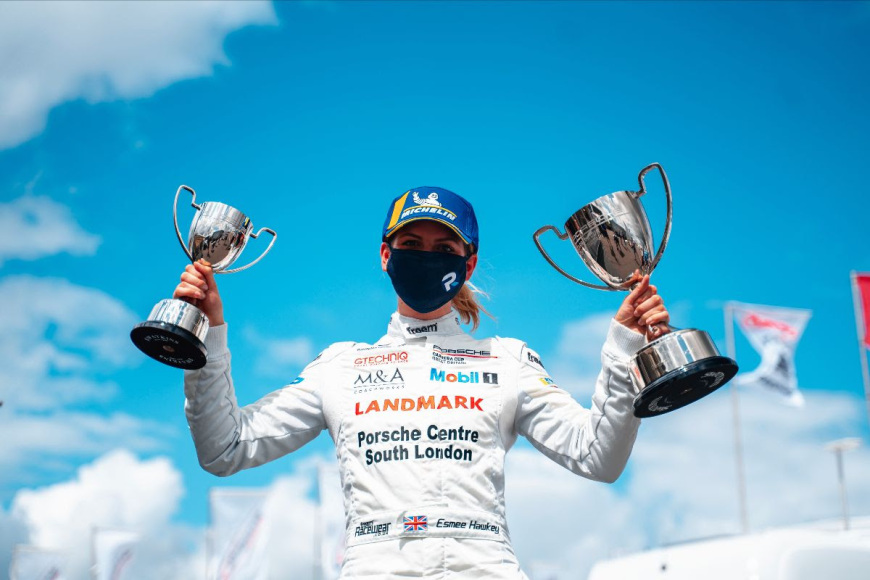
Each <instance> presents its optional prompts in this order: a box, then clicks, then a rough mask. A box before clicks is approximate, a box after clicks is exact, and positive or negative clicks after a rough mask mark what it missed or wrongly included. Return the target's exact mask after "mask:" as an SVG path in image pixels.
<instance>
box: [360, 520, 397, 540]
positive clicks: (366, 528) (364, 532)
mask: <svg viewBox="0 0 870 580" xmlns="http://www.w3.org/2000/svg"><path fill="white" fill-rule="evenodd" d="M389 533H390V523H389V522H387V523H383V524H376V523H375V521H374V520H369V521H367V522H360V524H359V525H358V526H357V527H356V530H354V536H356V537H360V536H386V535H388V534H389Z"/></svg>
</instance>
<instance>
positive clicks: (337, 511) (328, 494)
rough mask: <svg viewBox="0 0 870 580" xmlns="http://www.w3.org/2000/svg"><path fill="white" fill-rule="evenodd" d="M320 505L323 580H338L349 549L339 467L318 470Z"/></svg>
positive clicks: (319, 529) (318, 507)
mask: <svg viewBox="0 0 870 580" xmlns="http://www.w3.org/2000/svg"><path fill="white" fill-rule="evenodd" d="M317 491H318V495H319V497H320V502H319V504H318V506H317V509H318V516H319V524H320V525H319V526H318V530H317V532H318V537H319V538H320V570H321V578H322V579H323V580H335V579H336V578H338V576H339V573H340V572H341V563H342V561H344V549H345V521H344V495H343V494H342V493H341V477H340V476H339V474H338V467H337V466H326V465H320V466H318V469H317Z"/></svg>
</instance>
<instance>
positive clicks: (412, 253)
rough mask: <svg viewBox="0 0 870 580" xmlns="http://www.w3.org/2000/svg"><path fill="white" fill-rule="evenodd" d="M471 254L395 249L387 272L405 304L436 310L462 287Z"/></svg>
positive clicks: (388, 262) (391, 254) (424, 310)
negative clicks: (461, 254) (466, 265)
mask: <svg viewBox="0 0 870 580" xmlns="http://www.w3.org/2000/svg"><path fill="white" fill-rule="evenodd" d="M470 257H471V256H459V255H457V254H449V253H447V252H422V251H420V250H396V249H391V250H390V259H389V260H388V261H387V274H389V275H390V280H392V281H393V288H395V290H396V294H398V295H399V298H401V299H402V301H403V302H404V303H405V304H407V305H408V306H410V307H411V308H413V309H414V310H415V311H417V312H421V313H427V312H432V311H434V310H438V309H439V308H441V307H442V306H444V305H445V304H447V303H448V302H450V301H451V300H452V299H453V297H454V296H456V294H457V293H458V292H459V290H460V288H462V285H463V284H464V283H465V264H466V263H467V262H468V259H469V258H470Z"/></svg>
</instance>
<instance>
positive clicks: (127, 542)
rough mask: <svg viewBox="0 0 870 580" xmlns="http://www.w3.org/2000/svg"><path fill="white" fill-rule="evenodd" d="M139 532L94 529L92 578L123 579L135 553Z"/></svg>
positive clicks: (100, 579) (101, 579)
mask: <svg viewBox="0 0 870 580" xmlns="http://www.w3.org/2000/svg"><path fill="white" fill-rule="evenodd" d="M138 543H139V534H136V533H133V532H130V531H127V530H112V529H105V528H97V529H95V530H94V578H95V579H96V580H123V578H124V577H125V574H126V573H127V570H128V568H129V565H130V562H132V561H133V556H134V555H135V550H136V544H138Z"/></svg>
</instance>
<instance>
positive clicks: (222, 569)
mask: <svg viewBox="0 0 870 580" xmlns="http://www.w3.org/2000/svg"><path fill="white" fill-rule="evenodd" d="M266 495H267V494H266V492H265V491H253V490H227V489H212V490H211V493H210V494H209V503H210V508H211V527H210V529H209V538H210V554H209V558H208V577H209V579H210V580H266V579H267V578H268V577H269V563H268V560H267V556H266V544H267V540H268V538H267V531H266V529H265V527H266V526H265V518H264V513H263V507H264V503H265V501H266Z"/></svg>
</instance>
